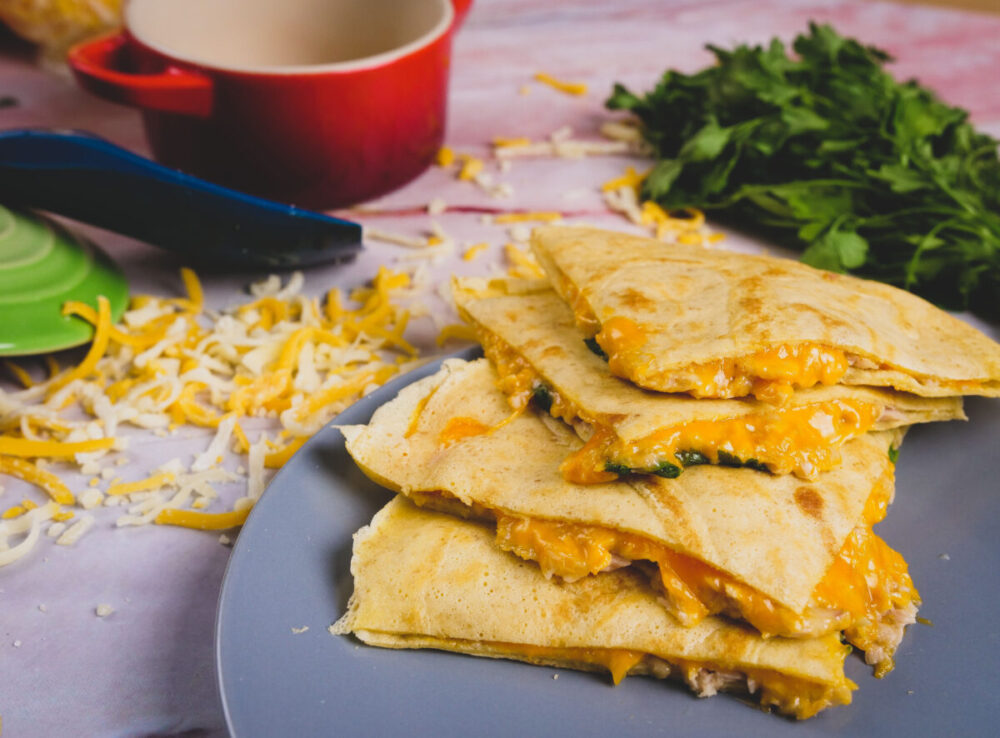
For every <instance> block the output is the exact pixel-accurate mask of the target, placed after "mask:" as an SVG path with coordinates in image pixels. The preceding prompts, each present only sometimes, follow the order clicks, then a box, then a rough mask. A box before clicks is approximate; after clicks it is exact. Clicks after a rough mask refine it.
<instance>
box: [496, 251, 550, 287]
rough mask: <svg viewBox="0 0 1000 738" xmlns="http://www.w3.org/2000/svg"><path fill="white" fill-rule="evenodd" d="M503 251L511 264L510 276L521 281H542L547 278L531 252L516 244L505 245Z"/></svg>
mask: <svg viewBox="0 0 1000 738" xmlns="http://www.w3.org/2000/svg"><path fill="white" fill-rule="evenodd" d="M503 250H504V254H505V255H506V256H507V261H508V262H510V269H509V270H508V271H509V273H510V276H512V277H516V278H519V279H542V278H543V277H545V272H544V271H543V270H542V267H541V266H540V265H539V264H538V261H536V260H535V257H534V255H533V254H531V253H530V252H528V251H525V250H524V249H522V248H520V247H519V246H518V245H517V244H514V243H507V244H504V247H503Z"/></svg>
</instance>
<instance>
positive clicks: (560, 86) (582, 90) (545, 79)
mask: <svg viewBox="0 0 1000 738" xmlns="http://www.w3.org/2000/svg"><path fill="white" fill-rule="evenodd" d="M534 79H535V81H536V82H541V83H542V84H546V85H548V86H549V87H551V88H553V89H555V90H559V91H560V92H565V93H566V94H567V95H586V94H587V85H585V84H584V83H583V82H564V81H562V80H558V79H556V78H555V77H553V76H552V75H550V74H545V72H538V73H536V74H535V77H534Z"/></svg>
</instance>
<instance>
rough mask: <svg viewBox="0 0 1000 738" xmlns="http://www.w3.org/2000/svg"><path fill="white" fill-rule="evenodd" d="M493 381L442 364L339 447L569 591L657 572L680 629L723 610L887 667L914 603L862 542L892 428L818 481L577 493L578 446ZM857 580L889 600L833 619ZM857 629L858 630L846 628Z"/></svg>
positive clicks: (637, 486)
mask: <svg viewBox="0 0 1000 738" xmlns="http://www.w3.org/2000/svg"><path fill="white" fill-rule="evenodd" d="M495 381H496V375H495V373H494V371H493V369H492V367H491V366H490V365H489V362H487V361H486V360H485V359H480V360H478V361H474V362H463V361H459V360H449V361H446V362H445V363H444V365H443V366H442V369H441V370H440V371H439V372H438V373H437V374H435V375H433V376H431V377H426V378H424V379H422V380H420V381H418V382H415V383H414V384H412V385H409V386H408V387H406V388H404V389H403V390H402V391H401V392H400V393H399V395H398V396H397V397H396V398H395V399H394V400H392V401H391V402H389V403H387V404H386V405H383V406H382V407H381V408H379V409H378V410H377V411H376V412H375V414H374V415H373V416H372V419H371V421H370V423H369V424H368V425H367V426H346V427H343V428H342V431H343V433H344V436H345V437H346V439H347V450H348V452H349V453H350V454H351V456H352V457H353V458H354V460H355V461H356V462H357V463H358V465H359V466H360V467H361V468H362V470H363V471H364V472H365V473H366V474H367V475H368V476H369V477H371V478H372V479H373V480H375V481H376V482H378V483H379V484H382V485H384V486H386V487H388V488H390V489H392V490H394V491H396V492H401V493H403V494H405V495H407V496H408V497H411V498H413V499H414V500H415V501H417V502H418V503H419V504H423V505H429V506H434V507H435V508H438V509H443V510H446V511H450V512H453V513H455V514H458V515H462V516H471V517H477V518H480V519H483V520H492V521H495V522H496V527H497V531H498V536H497V538H498V545H500V546H502V547H504V548H505V549H508V550H511V551H513V552H515V553H517V554H518V555H521V556H522V557H525V558H532V559H534V560H537V561H539V563H540V564H541V565H542V566H543V570H544V571H545V572H546V573H547V574H553V573H554V574H558V575H559V576H562V577H564V578H567V579H571V578H575V577H577V576H583V575H586V574H593V573H596V572H601V571H606V570H607V569H608V568H609V566H613V565H621V564H628V563H629V562H630V561H656V566H657V567H658V570H657V569H656V568H654V569H653V572H652V574H653V578H654V579H657V580H658V581H659V583H660V584H661V585H662V588H663V590H664V606H665V607H666V608H667V609H669V610H670V612H671V613H673V614H674V615H675V617H677V618H678V619H679V620H680V621H682V622H684V623H687V624H691V625H693V624H695V623H697V622H698V621H699V620H700V619H703V618H704V616H705V615H706V614H708V613H717V612H726V613H728V614H731V615H733V616H736V617H742V618H743V619H745V620H747V621H749V622H751V623H752V624H753V625H754V626H755V627H757V628H758V630H760V631H761V632H763V633H765V634H768V635H772V634H773V635H783V636H796V637H808V636H814V635H818V634H821V633H826V632H831V631H835V630H838V629H840V628H847V629H848V637H849V638H851V639H852V642H855V643H856V645H859V647H861V648H864V649H876V650H877V649H881V651H880V652H878V655H879V656H880V658H879V659H878V663H879V664H880V665H881V666H880V668H883V667H884V668H885V669H888V668H891V659H892V653H893V651H894V649H895V646H896V645H897V644H898V641H899V638H900V637H901V636H902V626H900V627H899V628H898V629H895V630H892V632H891V633H890V632H889V631H885V632H882V631H881V630H880V627H881V626H882V625H883V623H884V622H888V623H890V624H892V625H898V624H899V621H898V620H897V619H894V618H896V616H897V611H904V610H905V611H906V613H907V615H908V617H907V619H908V620H909V619H911V618H910V617H909V616H912V614H913V613H915V607H912V603H913V602H914V601H915V600H916V596H917V595H916V591H915V590H913V589H912V582H910V580H909V576H908V575H907V574H906V570H905V569H906V567H905V562H903V561H902V558H901V557H899V555H898V554H896V553H895V552H894V551H892V550H891V549H889V548H888V547H887V546H885V544H883V543H881V541H880V539H878V538H877V537H876V536H874V534H873V533H871V525H872V524H873V523H874V522H877V521H878V520H880V519H881V517H882V516H883V515H884V513H885V508H886V506H887V505H888V502H889V500H890V499H891V496H892V492H893V465H892V462H891V461H890V460H889V454H888V450H889V448H890V444H892V443H897V442H898V435H897V432H895V431H887V432H881V433H871V434H866V435H864V436H862V437H860V438H858V439H855V440H854V441H851V442H850V443H848V444H847V445H845V447H844V449H843V455H844V461H843V464H842V465H841V466H840V467H838V468H837V469H835V470H833V471H830V472H827V473H825V474H824V475H822V477H821V479H820V480H817V481H816V482H803V481H802V480H799V479H796V478H795V477H792V476H781V477H776V476H772V475H769V474H762V473H760V472H757V471H753V470H750V469H730V468H724V467H718V466H699V467H695V468H692V469H690V470H688V471H687V472H685V473H684V474H683V475H681V476H680V477H679V478H677V479H658V478H656V477H644V478H639V479H636V480H630V481H629V482H617V483H605V484H598V485H587V486H583V485H576V484H572V483H569V482H567V481H566V480H565V479H563V478H562V476H561V475H560V473H559V471H558V463H559V460H560V459H562V458H563V457H564V456H565V455H566V454H567V453H570V452H572V451H573V450H575V449H577V448H579V447H580V446H581V445H582V441H581V440H580V439H579V438H578V437H577V436H576V434H575V433H573V431H572V430H570V429H569V428H568V426H566V425H565V424H563V423H560V422H558V421H554V420H552V419H551V418H549V417H548V416H547V415H538V414H535V413H532V412H530V411H528V412H523V413H520V414H516V415H515V416H513V417H512V416H511V415H510V411H509V408H508V406H507V403H506V399H505V397H504V396H503V395H502V394H501V393H500V392H499V391H498V390H496V389H495V388H494V383H495ZM856 537H857V540H856V541H855V538H856ZM873 541H874V542H873ZM865 546H873V547H874V549H873V550H874V552H875V553H876V554H878V556H877V557H873V556H870V555H869V553H870V552H869V551H868V549H866V548H865ZM886 552H887V553H886ZM869 562H872V564H873V565H876V564H877V565H879V566H880V567H882V568H884V569H885V571H886V575H885V576H886V577H887V579H886V580H885V581H883V580H882V579H881V576H882V575H881V574H878V575H877V576H876V579H877V580H878V581H877V582H875V583H874V584H873V583H872V582H868V583H865V579H864V576H865V574H866V573H868V572H867V569H866V567H867V566H868V565H869ZM899 566H901V567H902V570H901V571H900V570H899V568H898V567H899ZM852 567H853V568H852ZM845 568H846V570H845ZM830 572H833V573H834V579H833V580H830V579H829V576H828V574H829V573H830ZM657 575H658V576H657ZM599 576H603V574H600V575H599ZM858 582H861V584H860V586H861V587H862V588H863V589H864V591H871V592H875V593H879V592H882V591H883V590H885V591H886V592H890V591H891V593H892V595H893V597H891V598H890V597H888V595H887V596H886V597H881V598H880V599H877V600H872V603H871V604H872V605H873V606H874V609H873V610H870V609H868V606H867V605H865V607H864V608H862V610H861V611H849V610H847V609H844V608H842V607H841V606H840V602H841V600H840V599H837V597H838V596H841V595H842V593H841V594H837V593H839V592H840V590H839V589H838V587H842V586H848V588H852V587H854V586H855V585H857V584H858ZM824 583H826V585H825V586H827V587H828V589H829V590H830V591H831V592H833V593H834V595H831V596H830V597H827V598H826V599H823V598H822V597H818V596H817V593H818V592H819V591H820V590H819V589H818V588H819V587H820V585H823V584H824ZM851 591H852V592H853V591H854V590H853V589H851ZM897 595H899V596H897ZM888 600H891V601H888ZM911 607H912V612H910V611H909V609H908V608H911ZM886 619H888V620H886ZM863 622H867V623H869V626H870V627H868V629H867V630H865V629H862V631H857V632H854V631H852V630H851V629H852V628H854V627H855V626H857V625H858V624H863ZM876 631H877V632H876Z"/></svg>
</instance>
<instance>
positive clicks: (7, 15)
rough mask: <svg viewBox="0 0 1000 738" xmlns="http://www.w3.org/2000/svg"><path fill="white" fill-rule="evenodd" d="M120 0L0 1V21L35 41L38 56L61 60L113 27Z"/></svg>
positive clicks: (50, 59) (119, 13)
mask: <svg viewBox="0 0 1000 738" xmlns="http://www.w3.org/2000/svg"><path fill="white" fill-rule="evenodd" d="M121 6H122V0H0V22H3V23H4V24H6V25H7V26H8V27H9V28H10V29H11V30H12V31H13V32H14V33H16V34H17V35H18V36H21V37H22V38H24V39H26V40H28V41H31V42H32V43H35V44H37V45H38V47H39V51H40V53H41V55H42V57H43V58H44V59H46V60H49V61H62V59H63V57H64V56H65V54H66V50H67V49H68V48H69V47H70V46H72V45H73V44H75V43H76V42H77V41H81V40H83V39H85V38H90V37H91V36H95V35H97V34H99V33H102V32H104V31H108V30H111V29H113V28H117V27H118V25H119V24H120V21H121Z"/></svg>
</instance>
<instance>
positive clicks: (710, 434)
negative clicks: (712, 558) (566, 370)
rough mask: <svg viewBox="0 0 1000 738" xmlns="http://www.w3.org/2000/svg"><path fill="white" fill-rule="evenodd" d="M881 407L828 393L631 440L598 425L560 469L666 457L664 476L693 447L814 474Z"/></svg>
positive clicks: (601, 475) (596, 474)
mask: <svg viewBox="0 0 1000 738" xmlns="http://www.w3.org/2000/svg"><path fill="white" fill-rule="evenodd" d="M881 412H882V408H881V407H880V406H878V405H874V404H871V403H866V402H861V401H858V400H831V401H828V402H819V403H812V404H809V405H802V406H799V407H795V408H789V409H777V408H776V409H775V410H774V411H773V412H770V413H766V414H761V413H754V414H751V415H743V416H740V417H736V418H725V419H722V420H694V421H691V422H688V423H683V424H680V425H674V426H669V427H667V428H662V429H660V430H658V431H656V432H655V433H653V434H651V435H649V436H646V437H644V438H641V439H639V440H637V441H632V442H625V441H622V440H621V439H620V438H618V437H617V436H616V435H615V433H614V431H612V430H611V429H610V428H608V427H606V426H600V425H598V426H597V428H596V430H595V432H594V435H593V436H591V438H590V440H589V441H588V442H587V443H586V444H585V445H584V446H583V448H581V449H580V450H579V451H577V452H576V453H575V454H573V455H572V456H570V457H569V458H567V459H566V461H565V462H564V463H563V466H562V472H563V475H564V476H565V477H566V479H567V480H569V481H571V482H576V483H577V484H594V483H598V482H604V481H610V480H611V479H614V478H615V477H616V475H615V474H613V473H610V472H608V471H607V470H606V469H607V467H608V466H609V465H612V466H614V467H627V468H628V469H629V470H631V471H634V472H652V473H656V472H657V470H658V469H663V468H664V466H663V465H664V464H666V465H668V466H667V467H666V468H667V469H668V471H669V472H670V473H668V474H666V475H665V476H676V474H677V473H679V472H680V470H681V468H682V467H683V466H684V465H685V460H684V459H682V458H680V457H679V456H678V454H679V453H680V452H688V453H689V454H690V453H691V452H694V453H695V454H698V455H699V456H701V457H703V458H704V461H707V462H708V463H712V464H718V463H720V462H723V463H732V460H733V459H736V460H739V461H743V462H747V461H749V460H752V462H755V464H754V465H763V466H766V467H767V469H768V470H769V471H771V472H772V473H774V474H789V473H794V474H796V475H798V476H800V477H804V478H814V477H815V476H816V475H817V474H818V473H819V472H821V471H827V470H829V469H833V468H834V467H835V466H837V465H838V464H839V463H840V452H839V448H840V446H842V445H843V444H844V443H845V442H847V441H848V440H850V439H852V438H855V437H857V436H859V435H861V434H863V433H865V432H867V431H868V430H869V429H870V428H871V427H872V425H874V423H875V421H876V420H877V419H878V417H879V415H880V414H881ZM720 457H723V458H720ZM686 463H688V464H690V463H691V462H690V461H687V462H686Z"/></svg>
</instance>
